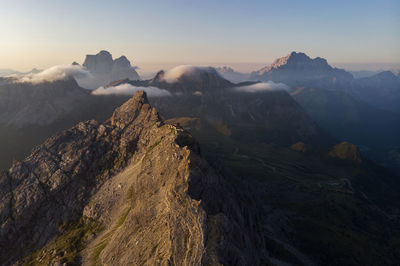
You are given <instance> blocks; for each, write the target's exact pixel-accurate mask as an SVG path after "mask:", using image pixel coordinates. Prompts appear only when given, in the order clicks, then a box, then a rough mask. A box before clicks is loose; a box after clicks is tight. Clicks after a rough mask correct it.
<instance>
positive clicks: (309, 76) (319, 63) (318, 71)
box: [250, 52, 353, 86]
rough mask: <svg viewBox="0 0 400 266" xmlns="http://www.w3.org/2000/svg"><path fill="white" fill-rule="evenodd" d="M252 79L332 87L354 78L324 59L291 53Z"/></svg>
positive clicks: (261, 70) (295, 84)
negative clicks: (319, 84)
mask: <svg viewBox="0 0 400 266" xmlns="http://www.w3.org/2000/svg"><path fill="white" fill-rule="evenodd" d="M250 79H252V80H262V81H270V80H271V81H274V82H283V83H285V84H289V85H294V86H304V85H307V84H310V82H312V81H320V82H322V84H324V85H326V86H331V85H332V84H336V83H337V82H346V81H349V80H352V79H353V76H352V75H351V74H350V73H348V72H346V71H344V70H342V69H337V68H333V67H331V66H330V65H329V64H328V61H327V60H326V59H324V58H321V57H316V58H310V57H309V56H308V55H306V54H305V53H301V52H291V53H290V54H289V55H287V56H284V57H281V58H278V59H276V60H275V61H274V62H273V63H272V64H271V65H269V66H266V67H263V68H261V69H260V70H258V71H255V72H252V73H251V76H250ZM312 85H315V84H314V83H313V84H312Z"/></svg>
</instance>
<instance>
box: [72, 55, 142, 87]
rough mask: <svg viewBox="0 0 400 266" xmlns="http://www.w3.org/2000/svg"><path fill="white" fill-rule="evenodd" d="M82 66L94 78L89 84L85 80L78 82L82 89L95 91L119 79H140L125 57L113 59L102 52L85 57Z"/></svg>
mask: <svg viewBox="0 0 400 266" xmlns="http://www.w3.org/2000/svg"><path fill="white" fill-rule="evenodd" d="M83 66H84V67H86V68H87V69H88V70H89V72H90V73H91V74H92V76H93V78H94V80H90V82H88V81H86V80H85V79H83V80H82V79H81V80H78V81H80V82H81V85H82V86H83V87H85V88H88V89H96V88H97V87H99V86H104V85H107V84H109V83H110V82H112V81H115V80H120V79H130V80H138V79H140V77H139V74H138V73H137V72H136V70H135V68H134V67H132V66H131V62H130V61H129V60H128V59H127V58H126V57H125V56H121V57H119V58H117V59H113V57H112V55H111V54H110V53H109V52H108V51H104V50H103V51H100V52H99V53H97V54H95V55H86V58H85V61H84V62H83Z"/></svg>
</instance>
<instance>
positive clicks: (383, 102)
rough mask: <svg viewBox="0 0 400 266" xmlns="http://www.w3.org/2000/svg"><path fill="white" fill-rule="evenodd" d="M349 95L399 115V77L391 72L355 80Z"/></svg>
mask: <svg viewBox="0 0 400 266" xmlns="http://www.w3.org/2000/svg"><path fill="white" fill-rule="evenodd" d="M350 93H351V94H352V95H353V96H354V97H356V98H358V99H360V100H362V101H365V102H367V103H370V104H372V105H374V106H377V107H379V108H382V109H386V110H391V111H395V112H398V113H400V105H399V101H400V77H398V76H396V75H394V74H393V72H391V71H383V72H380V73H378V74H376V75H373V76H371V77H365V78H360V79H356V80H355V81H354V83H353V86H352V88H351V90H350Z"/></svg>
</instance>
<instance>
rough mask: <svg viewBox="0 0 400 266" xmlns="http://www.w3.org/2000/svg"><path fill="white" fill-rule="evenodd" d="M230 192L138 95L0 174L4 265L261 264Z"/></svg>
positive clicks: (252, 231)
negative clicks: (102, 118) (105, 117)
mask: <svg viewBox="0 0 400 266" xmlns="http://www.w3.org/2000/svg"><path fill="white" fill-rule="evenodd" d="M232 191H233V190H232V189H231V188H230V185H229V184H228V183H225V182H224V179H223V178H222V177H220V176H218V175H217V174H216V173H215V172H214V171H213V169H212V168H210V167H209V166H208V164H207V163H206V162H205V161H204V160H203V159H202V158H201V156H200V155H199V147H198V144H197V142H196V141H195V140H194V139H193V138H192V137H191V136H190V135H189V133H187V132H186V131H184V130H183V129H181V128H178V127H175V126H172V125H164V124H163V122H162V121H161V120H160V118H159V116H158V113H157V111H156V110H155V109H154V108H152V107H151V106H150V105H149V103H148V101H147V98H146V96H145V94H144V93H143V92H137V93H136V94H135V95H134V97H133V98H132V99H130V100H129V101H128V102H126V103H125V104H124V105H122V106H121V107H119V108H117V109H116V110H115V112H114V114H113V116H112V117H111V119H110V120H108V121H106V122H105V123H98V122H96V121H87V122H82V123H80V124H78V125H76V126H75V127H73V128H71V129H69V130H67V131H64V132H62V133H60V134H57V135H55V136H53V137H51V138H50V139H48V140H47V141H46V142H45V143H44V144H43V145H41V146H39V147H37V148H36V149H35V150H34V151H33V152H32V154H31V155H30V156H29V157H28V158H26V159H25V160H23V161H19V162H15V163H14V164H13V166H12V168H10V169H9V170H8V171H7V172H5V173H3V174H1V176H0V224H1V227H0V262H1V263H2V264H5V265H7V264H12V263H16V262H17V263H22V262H27V263H33V262H34V263H39V264H46V263H56V262H61V263H63V262H67V263H78V264H80V263H83V264H93V263H95V264H97V263H99V264H114V265H115V264H118V265H127V264H134V265H138V264H148V265H154V264H163V265H164V264H179V265H199V264H213V265H215V264H218V263H223V264H241V265H243V264H251V265H257V264H261V263H263V261H262V260H263V258H265V256H264V249H262V248H261V249H260V246H262V243H263V242H262V241H261V239H260V236H259V235H260V234H259V232H258V229H257V228H258V226H257V224H256V220H257V218H256V217H253V216H252V215H250V214H249V213H248V209H249V208H251V205H248V206H246V207H244V206H242V205H241V204H238V203H236V202H235V200H234V199H235V196H234V195H233V192H232ZM246 208H247V211H245V209H246ZM75 224H79V226H78V227H74V225H75ZM89 228H90V229H89ZM77 232H78V233H77ZM264 262H265V261H264Z"/></svg>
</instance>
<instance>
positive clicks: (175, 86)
mask: <svg viewBox="0 0 400 266" xmlns="http://www.w3.org/2000/svg"><path fill="white" fill-rule="evenodd" d="M135 84H138V85H142V86H154V87H158V88H161V89H166V90H168V91H169V92H171V93H173V94H176V95H192V94H194V93H196V92H199V93H202V94H207V93H212V94H215V93H218V92H222V91H223V90H224V89H226V88H229V87H233V86H234V84H233V83H232V82H230V81H228V80H226V79H224V78H223V77H222V76H221V75H220V74H219V73H218V72H217V70H216V69H215V68H212V67H198V66H185V65H183V66H177V67H175V68H173V69H171V70H168V71H160V72H158V73H157V74H156V76H155V77H154V78H153V79H150V80H148V81H144V82H139V83H135Z"/></svg>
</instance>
